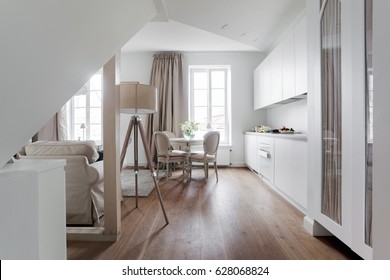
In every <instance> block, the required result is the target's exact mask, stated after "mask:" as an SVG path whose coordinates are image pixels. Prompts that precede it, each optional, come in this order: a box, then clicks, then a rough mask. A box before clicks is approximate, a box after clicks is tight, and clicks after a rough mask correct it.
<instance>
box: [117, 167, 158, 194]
mask: <svg viewBox="0 0 390 280" xmlns="http://www.w3.org/2000/svg"><path fill="white" fill-rule="evenodd" d="M121 183H122V195H123V196H135V175H134V170H131V169H125V170H122V172H121ZM157 183H158V182H157ZM154 187H155V186H154V182H153V177H152V176H151V174H150V170H139V171H138V196H139V197H147V196H148V195H149V194H150V193H151V192H152V191H153V189H154Z"/></svg>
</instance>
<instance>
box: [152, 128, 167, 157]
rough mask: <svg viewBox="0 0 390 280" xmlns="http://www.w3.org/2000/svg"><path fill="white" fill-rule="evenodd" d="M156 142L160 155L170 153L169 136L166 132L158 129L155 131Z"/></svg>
mask: <svg viewBox="0 0 390 280" xmlns="http://www.w3.org/2000/svg"><path fill="white" fill-rule="evenodd" d="M154 142H155V144H156V149H157V155H158V156H165V155H168V154H169V150H170V144H169V138H168V136H167V135H166V134H165V133H164V132H161V131H156V132H155V133H154Z"/></svg>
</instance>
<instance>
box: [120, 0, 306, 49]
mask: <svg viewBox="0 0 390 280" xmlns="http://www.w3.org/2000/svg"><path fill="white" fill-rule="evenodd" d="M153 2H154V3H155V6H156V9H157V11H158V15H157V16H156V17H155V18H154V20H153V21H150V22H149V23H147V24H146V25H145V26H144V27H143V28H142V29H141V30H140V31H139V32H138V33H137V34H136V35H135V36H134V37H133V38H132V39H131V40H130V41H129V42H128V43H127V44H126V45H125V46H124V47H123V48H122V51H123V52H139V51H188V52H191V51H267V50H268V49H269V48H270V47H271V46H272V45H273V44H274V42H275V41H276V40H277V39H278V38H279V37H280V36H281V35H282V34H283V32H284V31H285V30H286V29H287V28H288V26H289V25H290V24H291V23H292V22H293V21H294V20H295V19H296V17H297V16H298V15H299V14H300V13H301V12H302V11H303V9H304V7H305V0H153ZM224 25H227V26H226V27H225V28H222V27H223V26H224Z"/></svg>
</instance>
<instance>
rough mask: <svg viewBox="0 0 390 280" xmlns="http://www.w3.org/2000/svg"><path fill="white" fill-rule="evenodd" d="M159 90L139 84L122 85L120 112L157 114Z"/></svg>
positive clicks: (126, 83)
mask: <svg viewBox="0 0 390 280" xmlns="http://www.w3.org/2000/svg"><path fill="white" fill-rule="evenodd" d="M157 102H158V101H157V88H155V87H153V86H150V85H143V84H140V83H138V82H122V83H121V84H120V112H121V113H125V114H137V113H140V114H151V113H155V112H157V110H158V108H157V104H158V103H157Z"/></svg>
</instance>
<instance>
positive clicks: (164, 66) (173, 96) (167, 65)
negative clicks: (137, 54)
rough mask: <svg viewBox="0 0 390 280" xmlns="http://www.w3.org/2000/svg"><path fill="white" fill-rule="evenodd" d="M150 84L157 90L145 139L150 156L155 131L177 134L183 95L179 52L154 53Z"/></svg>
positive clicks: (153, 155) (181, 56)
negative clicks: (155, 106) (155, 102)
mask: <svg viewBox="0 0 390 280" xmlns="http://www.w3.org/2000/svg"><path fill="white" fill-rule="evenodd" d="M153 57H154V59H153V65H152V73H151V78H150V84H151V85H152V86H155V87H156V88H157V90H158V99H159V106H158V112H156V113H154V114H150V115H149V116H148V128H147V139H148V142H149V145H150V151H151V156H152V158H153V159H154V158H155V155H156V149H155V146H154V143H153V133H154V132H155V131H172V132H173V133H175V134H176V135H178V134H179V132H180V131H179V123H178V121H179V116H180V114H181V112H180V109H181V106H180V100H181V98H182V95H183V73H182V71H183V70H182V58H183V55H182V54H181V53H160V54H155V55H154V56H153Z"/></svg>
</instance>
